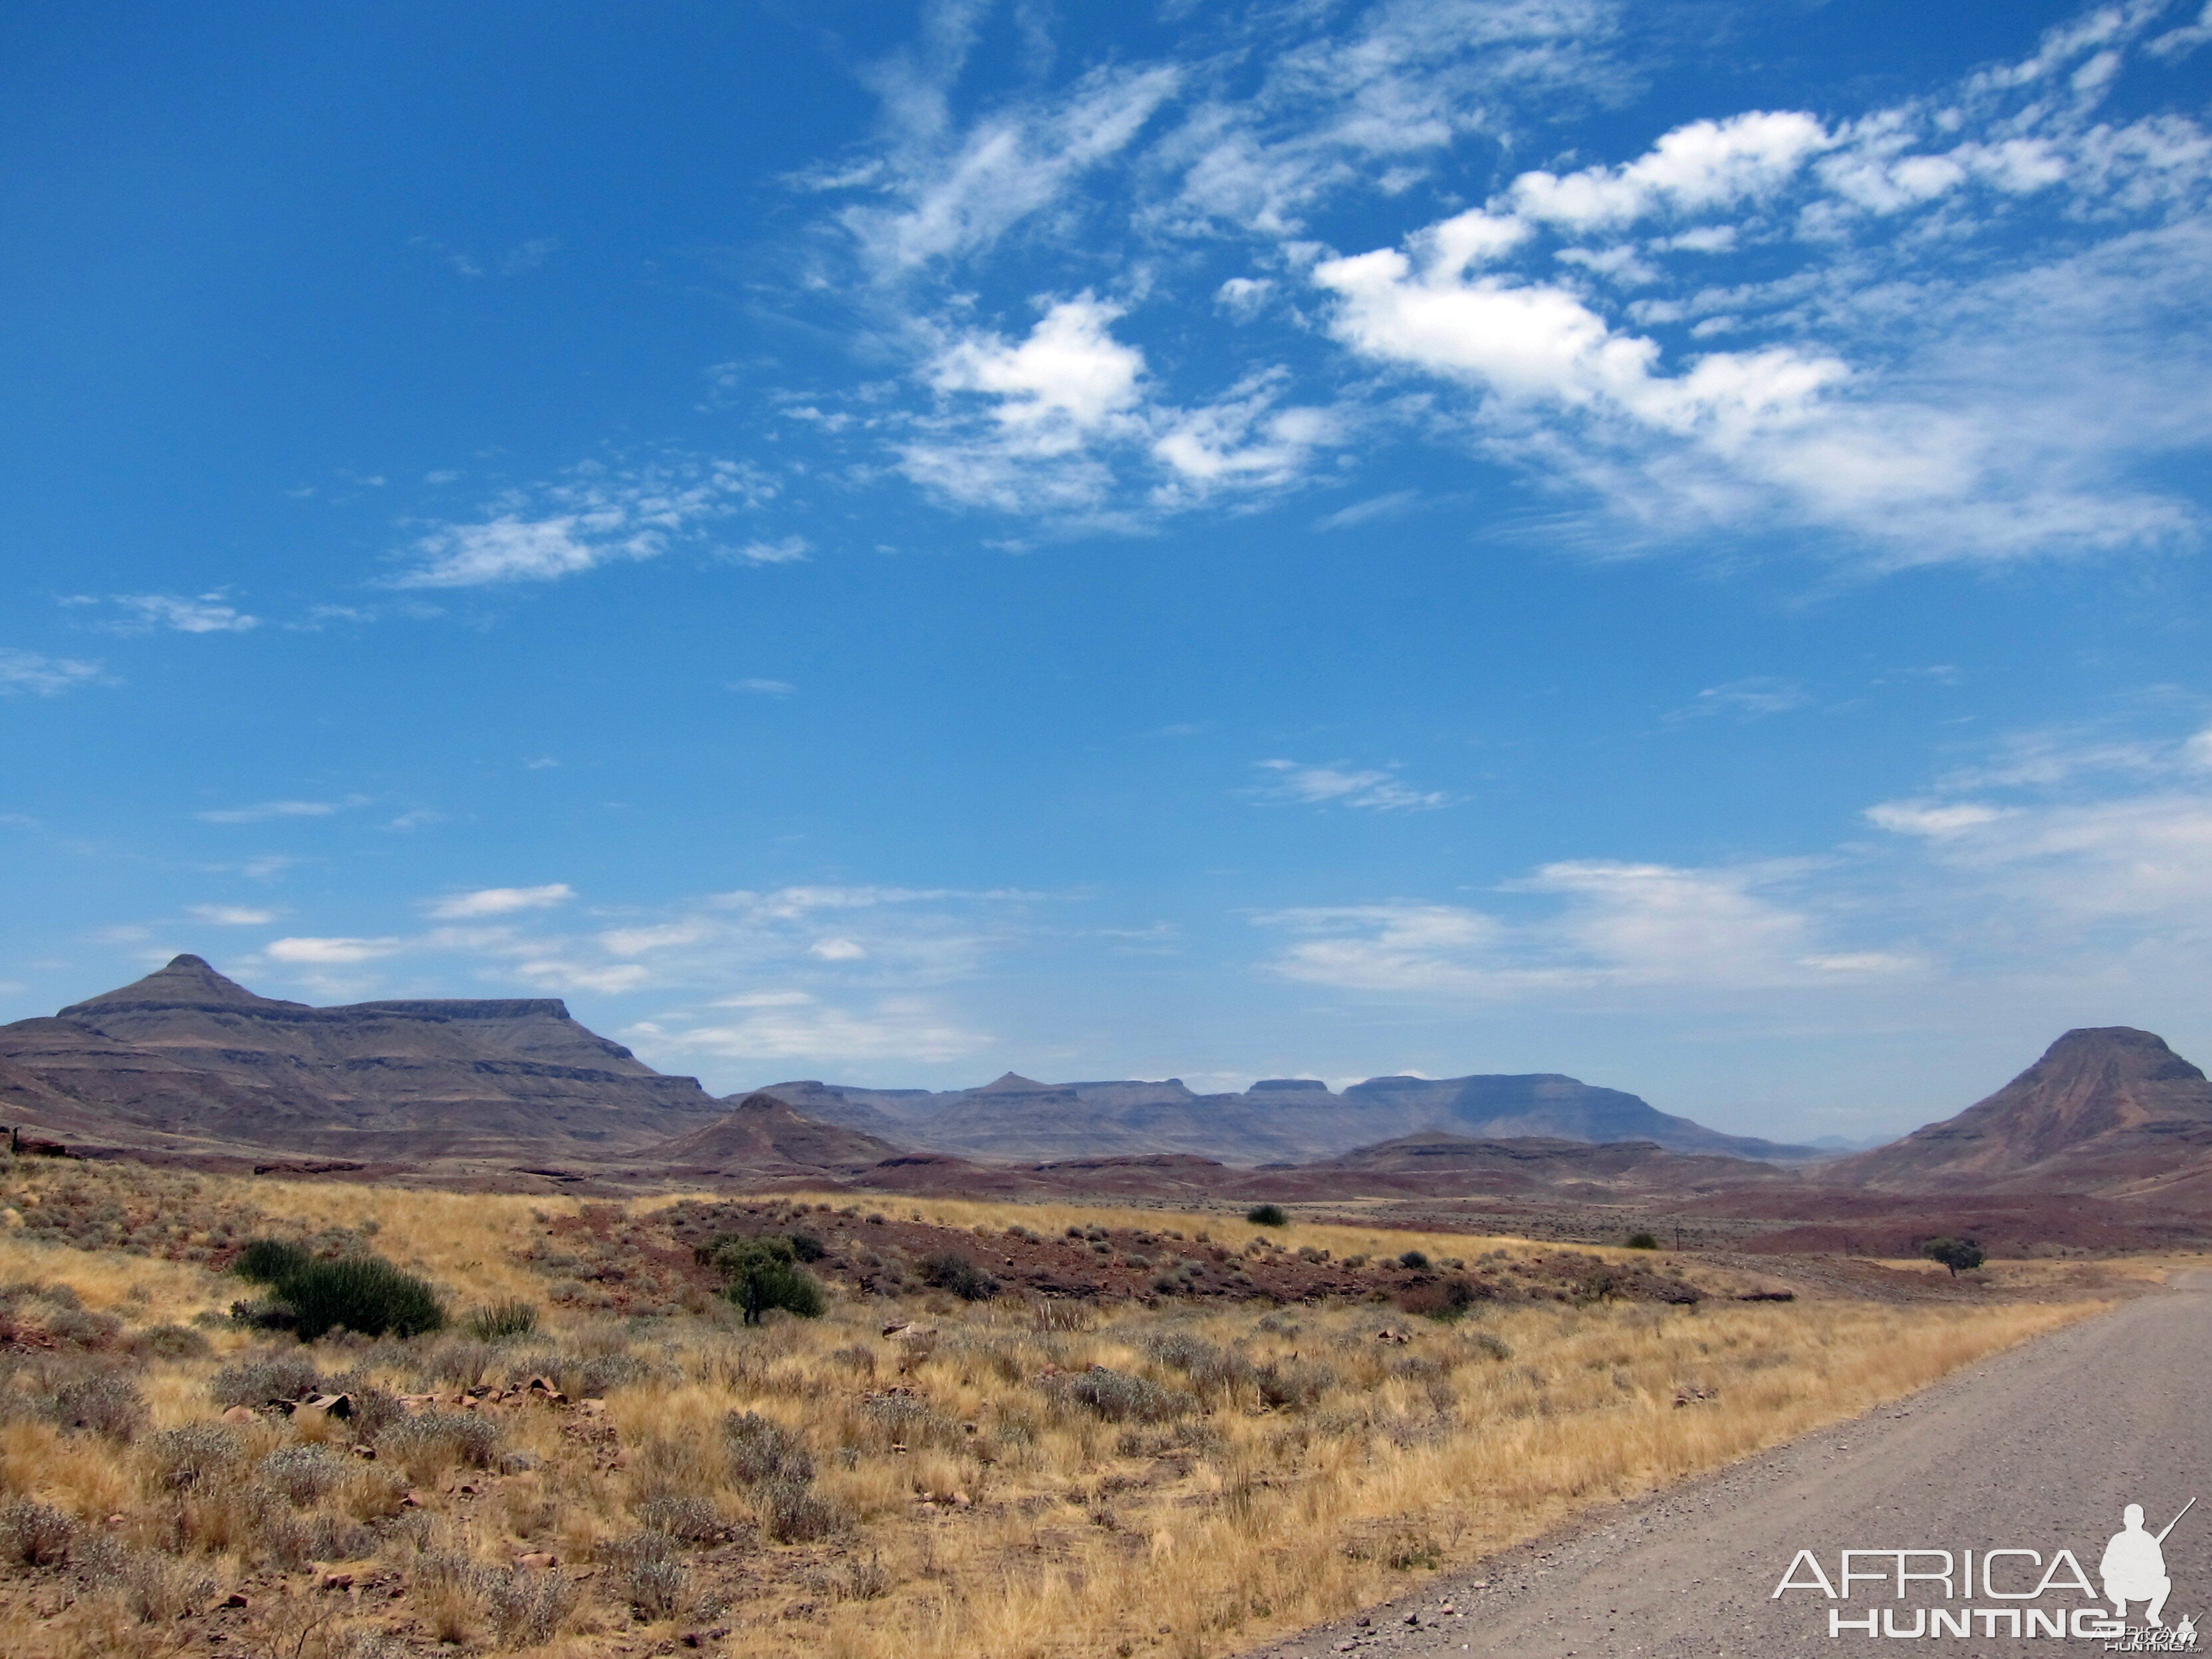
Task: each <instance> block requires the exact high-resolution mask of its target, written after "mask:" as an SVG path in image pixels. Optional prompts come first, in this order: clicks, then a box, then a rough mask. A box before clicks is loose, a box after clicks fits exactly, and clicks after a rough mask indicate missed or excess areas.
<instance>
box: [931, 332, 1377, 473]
mask: <svg viewBox="0 0 2212 1659" xmlns="http://www.w3.org/2000/svg"><path fill="white" fill-rule="evenodd" d="M1122 315H1124V308H1123V307H1121V306H1120V305H1118V304H1115V303H1112V302H1109V301H1103V300H1101V299H1099V298H1098V297H1097V296H1096V295H1091V294H1087V293H1086V294H1083V295H1078V296H1077V297H1076V298H1074V299H1072V300H1062V301H1057V302H1054V303H1053V304H1051V305H1050V306H1049V307H1048V308H1047V310H1046V311H1045V313H1044V315H1043V316H1042V318H1041V319H1039V320H1038V322H1037V323H1036V325H1035V326H1034V327H1033V328H1032V329H1031V330H1030V332H1029V334H1028V335H1027V337H1024V338H1023V339H1021V340H1019V341H1009V340H1008V339H1006V337H1003V336H1001V335H999V334H996V333H990V332H971V333H969V334H967V335H965V336H963V337H961V338H959V339H958V340H957V341H955V342H954V343H951V344H950V345H948V346H946V347H945V348H944V349H941V350H939V352H938V354H937V355H936V356H935V357H934V359H933V361H932V362H931V364H930V366H929V368H928V371H927V373H928V379H929V381H930V384H931V386H933V388H934V390H935V391H936V392H937V393H938V394H939V397H940V398H950V399H952V400H953V408H954V410H955V412H954V414H953V415H952V416H951V418H950V419H949V420H940V421H939V422H937V423H935V425H934V426H933V428H931V429H929V430H928V431H927V434H926V435H923V436H921V437H919V438H916V439H915V440H914V441H910V442H908V444H907V445H906V446H905V447H903V448H902V452H901V465H902V468H903V470H904V471H905V472H906V473H907V475H908V477H911V478H913V479H914V480H915V482H916V483H921V484H923V485H925V486H926V487H927V488H929V489H933V490H934V491H935V492H937V493H938V494H940V495H945V496H947V497H950V498H951V499H952V500H954V501H960V502H963V503H965V504H969V505H978V506H988V507H998V508H1000V509H1001V510H1003V511H1008V512H1042V513H1060V514H1068V513H1081V512H1084V511H1088V510H1092V509H1096V508H1097V507H1100V506H1102V505H1103V504H1104V503H1105V502H1106V501H1108V500H1109V497H1111V496H1112V495H1114V494H1115V489H1116V487H1117V483H1119V481H1120V473H1119V471H1118V470H1117V468H1118V465H1119V464H1120V463H1121V462H1128V463H1132V464H1134V463H1135V462H1137V461H1138V460H1139V458H1141V459H1143V460H1146V461H1149V462H1150V463H1151V464H1152V465H1151V468H1150V471H1149V475H1150V476H1152V477H1154V478H1155V479H1156V482H1155V483H1154V484H1153V486H1152V490H1151V492H1150V503H1151V505H1152V506H1153V507H1181V506H1186V505H1189V504H1192V503H1194V502H1195V501H1200V500H1202V499H1204V498H1206V496H1207V495H1211V494H1212V493H1213V492H1216V491H1219V490H1230V489H1245V490H1259V489H1281V488H1284V487H1286V486H1289V485H1291V484H1293V483H1297V482H1298V481H1299V480H1300V479H1301V478H1302V477H1304V476H1305V475H1306V473H1307V471H1308V470H1309V466H1310V462H1311V459H1312V458H1313V455H1314V453H1315V452H1316V450H1317V449H1319V448H1320V447H1322V446H1323V445H1325V444H1327V443H1328V442H1329V441H1332V440H1333V439H1334V437H1335V436H1336V434H1337V422H1336V420H1335V417H1334V416H1332V415H1331V414H1330V413H1329V412H1328V410H1322V409H1318V408H1312V407H1287V408H1285V407H1278V404H1279V401H1280V398H1281V395H1282V392H1283V388H1284V382H1285V379H1286V377H1285V374H1283V373H1282V371H1281V370H1279V369H1266V370H1261V371H1260V372H1258V373H1256V374H1251V375H1249V376H1247V377H1246V378H1245V379H1244V380H1242V381H1240V382H1239V383H1238V384H1237V385H1236V386H1233V387H1231V389H1230V390H1229V392H1227V393H1226V394H1225V395H1223V396H1221V397H1219V398H1216V399H1214V400H1213V401H1212V402H1210V403H1206V404H1200V405H1198V406H1196V407H1193V408H1182V407H1178V406H1176V405H1175V404H1170V403H1167V402H1165V401H1163V400H1160V399H1158V398H1155V397H1154V396H1153V395H1152V391H1153V388H1152V386H1150V385H1149V383H1148V380H1147V376H1146V362H1145V355H1144V353H1143V352H1142V351H1140V350H1139V349H1137V348H1136V347H1134V346H1132V345H1129V344H1127V343H1124V342H1123V341H1121V340H1119V339H1117V338H1115V336H1114V333H1113V325H1114V323H1115V320H1116V319H1118V318H1120V317H1121V316H1122ZM976 395H979V396H981V398H985V399H987V402H986V403H985V404H983V405H982V408H981V424H980V426H979V425H978V424H977V423H976V422H975V421H973V420H972V419H969V420H964V421H963V418H962V415H963V411H962V410H961V408H960V405H961V401H962V399H963V397H965V396H976ZM1130 470H1131V471H1132V472H1133V474H1134V475H1136V476H1145V475H1146V471H1145V469H1143V468H1141V467H1139V466H1136V465H1132V466H1131V469H1130Z"/></svg>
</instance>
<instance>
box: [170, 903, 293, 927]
mask: <svg viewBox="0 0 2212 1659" xmlns="http://www.w3.org/2000/svg"><path fill="white" fill-rule="evenodd" d="M185 915H189V916H193V917H196V918H197V919H198V920H199V921H207V922H213V923H214V924H215V925H216V927H266V926H267V925H268V924H269V923H270V922H272V921H276V911H274V910H261V909H256V908H254V907H252V905H246V904H188V905H186V906H185Z"/></svg>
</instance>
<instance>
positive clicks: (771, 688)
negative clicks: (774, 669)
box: [730, 680, 799, 697]
mask: <svg viewBox="0 0 2212 1659" xmlns="http://www.w3.org/2000/svg"><path fill="white" fill-rule="evenodd" d="M730 689H731V690H733V691H750V692H752V693H753V694H754V695H755V696H763V697H788V696H792V695H793V693H794V692H796V691H797V690H799V688H798V687H797V686H795V685H793V684H791V682H790V681H788V680H739V681H738V682H737V683H736V684H733V685H732V687H731V688H730Z"/></svg>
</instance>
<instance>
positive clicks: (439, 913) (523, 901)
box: [430, 881, 576, 921]
mask: <svg viewBox="0 0 2212 1659" xmlns="http://www.w3.org/2000/svg"><path fill="white" fill-rule="evenodd" d="M575 896H576V890H575V889H574V888H573V887H571V886H569V885H568V883H567V882H565V881H552V882H547V883H546V884H544V885H543V886H541V887H479V888H477V890H475V891H473V892H468V893H454V894H452V895H450V896H447V897H446V898H441V899H439V900H437V901H436V902H434V903H433V904H432V905H431V906H430V914H431V915H433V916H434V917H435V918H437V919H438V920H439V921H465V920H468V919H471V918H473V917H477V916H510V915H514V914H515V913H516V912H517V911H520V910H550V909H552V908H554V907H556V905H562V904H566V903H568V902H569V901H570V900H571V899H573V898H574V897H575Z"/></svg>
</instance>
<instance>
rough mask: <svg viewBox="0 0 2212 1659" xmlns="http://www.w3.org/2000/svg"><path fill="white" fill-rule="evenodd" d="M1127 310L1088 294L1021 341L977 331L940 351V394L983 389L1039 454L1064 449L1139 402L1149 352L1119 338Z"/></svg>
mask: <svg viewBox="0 0 2212 1659" xmlns="http://www.w3.org/2000/svg"><path fill="white" fill-rule="evenodd" d="M1119 316H1121V307H1119V306H1115V305H1110V304H1108V303H1106V302H1104V301H1100V300H1098V299H1097V298H1096V297H1095V296H1093V295H1088V294H1084V295H1078V296H1077V297H1076V298H1074V299H1073V300H1063V301H1060V303H1058V304H1057V305H1054V307H1052V308H1051V309H1050V310H1048V311H1047V312H1046V313H1045V314H1044V315H1043V316H1042V318H1040V319H1038V321H1037V324H1036V327H1035V328H1033V329H1031V330H1030V333H1029V337H1028V338H1026V339H1024V340H1023V341H1022V342H1021V343H1019V344H1009V343H1007V342H1006V340H1005V339H1003V338H1002V337H1000V336H998V335H995V334H980V335H971V336H969V337H968V338H966V339H963V340H961V341H959V342H958V343H956V344H954V345H952V346H950V347H948V348H947V349H945V350H944V351H942V352H940V353H939V355H938V357H937V360H936V362H934V363H933V364H932V365H931V367H930V380H931V382H932V384H933V385H934V386H936V387H937V389H938V390H939V391H940V392H983V393H985V394H987V395H988V396H991V397H993V398H996V399H997V400H998V401H997V403H996V404H995V405H994V407H993V409H992V410H991V416H992V418H993V419H994V420H995V421H996V422H998V424H999V426H1000V428H1001V429H1003V430H1004V431H1005V432H1006V433H1007V434H1008V435H1009V436H1018V437H1020V438H1021V439H1022V440H1023V441H1024V443H1025V444H1026V445H1028V446H1029V447H1032V448H1033V449H1034V450H1035V452H1036V453H1040V454H1060V453H1066V451H1068V450H1070V449H1073V448H1074V447H1077V446H1078V445H1079V443H1080V442H1081V441H1082V440H1083V438H1084V437H1085V435H1088V434H1091V433H1094V432H1097V431H1100V430H1102V429H1103V428H1107V427H1109V426H1110V425H1111V424H1113V423H1114V422H1115V421H1116V420H1117V419H1119V418H1120V417H1121V416H1126V415H1127V413H1128V411H1129V410H1132V409H1133V408H1134V407H1135V406H1136V404H1137V403H1138V400H1139V392H1138V381H1139V380H1140V379H1141V378H1142V377H1143V375H1144V372H1145V356H1144V353H1142V352H1141V351H1139V350H1137V349H1135V348H1134V347H1133V346H1127V345H1124V344H1122V343H1121V342H1120V341H1118V340H1116V339H1115V338H1114V337H1113V333H1112V325H1113V322H1114V319H1115V318H1117V317H1119Z"/></svg>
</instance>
